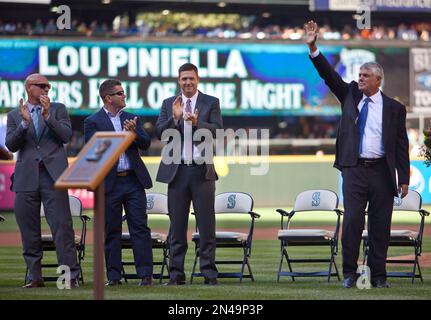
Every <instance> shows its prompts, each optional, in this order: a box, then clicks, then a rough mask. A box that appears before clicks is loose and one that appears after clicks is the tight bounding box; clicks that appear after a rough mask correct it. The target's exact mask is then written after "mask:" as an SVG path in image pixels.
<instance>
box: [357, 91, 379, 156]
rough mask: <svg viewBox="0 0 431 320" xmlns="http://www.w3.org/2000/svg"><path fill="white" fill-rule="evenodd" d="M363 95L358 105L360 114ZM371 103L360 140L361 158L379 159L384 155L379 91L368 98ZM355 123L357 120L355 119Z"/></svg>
mask: <svg viewBox="0 0 431 320" xmlns="http://www.w3.org/2000/svg"><path fill="white" fill-rule="evenodd" d="M366 98H367V96H366V95H365V94H364V95H363V96H362V99H361V101H359V104H358V111H359V112H361V110H362V107H363V105H364V100H365V99H366ZM369 98H370V99H371V101H372V102H369V103H368V115H367V122H365V130H364V137H363V140H362V153H361V154H360V155H359V157H361V158H381V157H383V156H384V155H385V150H384V147H383V97H382V93H381V91H380V90H379V91H378V92H377V93H376V94H374V95H372V96H371V97H369ZM356 121H357V119H356Z"/></svg>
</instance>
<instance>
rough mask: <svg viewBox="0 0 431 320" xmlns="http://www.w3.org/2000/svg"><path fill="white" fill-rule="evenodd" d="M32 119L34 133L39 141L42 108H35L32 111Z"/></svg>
mask: <svg viewBox="0 0 431 320" xmlns="http://www.w3.org/2000/svg"><path fill="white" fill-rule="evenodd" d="M31 119H32V120H33V125H34V132H35V133H36V138H37V139H39V135H40V108H39V107H34V108H33V110H32V111H31Z"/></svg>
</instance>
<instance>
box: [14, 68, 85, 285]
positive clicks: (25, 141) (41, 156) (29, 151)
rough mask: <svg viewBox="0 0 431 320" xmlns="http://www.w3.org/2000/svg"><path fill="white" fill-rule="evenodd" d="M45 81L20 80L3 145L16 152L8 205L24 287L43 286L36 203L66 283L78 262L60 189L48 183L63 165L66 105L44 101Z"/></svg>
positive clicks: (67, 124)
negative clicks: (66, 272) (22, 94)
mask: <svg viewBox="0 0 431 320" xmlns="http://www.w3.org/2000/svg"><path fill="white" fill-rule="evenodd" d="M50 88H51V85H50V84H49V82H48V79H47V78H46V77H44V76H43V75H40V74H31V75H29V76H28V77H27V79H26V80H25V89H26V92H27V95H28V100H27V101H26V102H25V103H24V101H23V99H21V100H20V106H19V108H17V109H15V110H13V111H11V112H9V113H8V116H7V133H6V146H7V147H8V149H9V150H10V151H12V152H18V157H17V160H16V164H15V172H14V174H13V176H12V187H11V188H12V191H14V192H15V193H16V195H15V202H14V209H15V215H16V221H17V223H18V226H19V229H20V232H21V239H22V243H23V255H24V259H25V262H26V264H27V267H28V269H29V279H27V280H30V281H29V283H28V284H27V285H25V286H24V287H25V288H37V287H43V286H44V283H43V278H42V269H41V261H42V256H43V251H42V240H41V225H40V205H41V203H43V206H44V209H45V215H46V219H47V221H48V223H49V226H50V228H51V231H52V235H53V240H54V243H55V247H56V251H57V259H58V264H59V265H66V266H69V268H70V271H71V279H72V281H71V287H76V286H78V281H77V280H78V278H79V266H78V263H77V257H76V248H75V243H74V237H75V235H74V231H73V226H72V217H71V213H70V207H69V197H68V194H67V191H66V190H62V191H59V190H55V189H54V182H55V180H57V178H58V177H59V176H60V175H61V174H62V173H63V171H64V170H65V169H66V168H67V157H66V151H65V149H64V146H63V145H64V144H65V143H68V142H69V140H70V137H71V136H72V126H71V124H70V119H69V115H68V114H67V110H66V107H65V106H64V105H63V104H61V103H56V102H52V103H51V102H50V99H49V97H48V92H49V89H50Z"/></svg>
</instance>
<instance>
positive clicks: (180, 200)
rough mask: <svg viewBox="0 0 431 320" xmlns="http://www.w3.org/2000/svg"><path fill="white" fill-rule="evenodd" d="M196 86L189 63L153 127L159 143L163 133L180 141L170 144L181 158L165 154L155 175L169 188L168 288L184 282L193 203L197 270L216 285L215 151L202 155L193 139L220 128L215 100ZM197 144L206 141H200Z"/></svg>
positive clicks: (211, 283)
mask: <svg viewBox="0 0 431 320" xmlns="http://www.w3.org/2000/svg"><path fill="white" fill-rule="evenodd" d="M198 82H199V76H198V69H197V68H196V66H194V65H193V64H191V63H186V64H184V65H182V66H181V67H180V68H179V71H178V84H179V85H180V88H181V94H180V95H178V96H173V97H170V98H168V99H166V100H164V101H163V104H162V109H161V111H160V115H159V118H158V119H157V123H156V130H157V135H158V137H159V139H162V134H163V132H165V130H167V129H171V130H173V131H174V132H176V133H177V134H178V135H177V137H181V138H180V139H179V140H178V139H174V138H173V137H170V141H169V143H170V144H174V145H176V146H178V147H180V153H181V156H179V157H176V159H174V161H170V160H168V158H169V155H168V154H166V153H165V154H163V155H162V161H161V163H160V167H159V170H158V173H157V181H159V182H163V183H167V184H168V207H169V216H170V220H171V227H170V238H169V241H170V260H169V266H170V281H169V282H168V283H167V284H168V285H181V284H185V273H184V260H185V256H186V252H187V224H188V217H189V211H190V203H191V202H192V201H193V209H194V211H195V213H196V221H197V225H198V229H199V234H200V252H199V257H200V270H201V273H202V274H203V276H204V277H205V282H204V283H205V284H209V285H215V284H217V275H218V272H217V268H216V265H215V244H216V243H215V240H216V239H215V214H214V198H215V180H217V179H218V177H217V174H216V172H215V169H214V165H213V163H212V156H213V149H212V148H211V152H210V153H211V154H210V155H209V154H202V153H200V152H199V149H198V148H197V146H196V141H195V142H193V139H192V135H193V134H194V132H195V131H196V130H199V129H206V130H207V132H210V134H211V136H212V137H215V134H216V130H217V129H222V127H223V123H222V118H221V111H220V102H219V100H218V99H217V98H215V97H212V96H209V95H206V94H204V93H202V92H200V91H198V90H197V85H198ZM202 131H204V130H202ZM166 132H167V131H166ZM166 132H165V133H166ZM201 142H204V143H205V142H207V143H208V141H203V140H201ZM207 150H208V149H207ZM174 158H175V156H174ZM205 159H206V160H205ZM175 160H176V161H175Z"/></svg>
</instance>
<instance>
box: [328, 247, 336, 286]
mask: <svg viewBox="0 0 431 320" xmlns="http://www.w3.org/2000/svg"><path fill="white" fill-rule="evenodd" d="M333 263H335V261H334V247H333V246H331V259H330V261H329V271H328V283H329V282H330V281H331V273H332V264H333Z"/></svg>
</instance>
